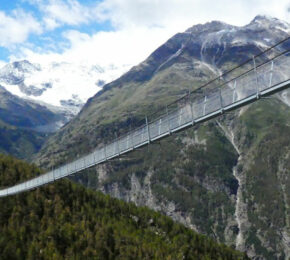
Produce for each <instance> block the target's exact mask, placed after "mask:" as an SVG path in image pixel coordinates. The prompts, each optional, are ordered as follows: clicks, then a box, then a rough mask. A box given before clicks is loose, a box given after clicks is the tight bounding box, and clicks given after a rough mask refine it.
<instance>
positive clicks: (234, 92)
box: [232, 80, 237, 103]
mask: <svg viewBox="0 0 290 260" xmlns="http://www.w3.org/2000/svg"><path fill="white" fill-rule="evenodd" d="M236 87H237V80H235V82H234V91H233V101H232V102H233V103H235V96H236Z"/></svg>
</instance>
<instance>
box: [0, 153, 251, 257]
mask: <svg viewBox="0 0 290 260" xmlns="http://www.w3.org/2000/svg"><path fill="white" fill-rule="evenodd" d="M39 173H40V170H39V169H37V168H36V167H35V166H32V165H28V164H26V163H24V162H21V161H19V160H16V159H13V158H12V157H7V156H3V155H0V186H1V187H4V186H8V185H12V184H14V183H16V182H19V181H21V180H23V179H26V178H29V177H31V176H35V175H37V174H39ZM0 208H1V211H0V255H1V257H0V258H1V259H3V260H4V259H9V260H11V259H247V257H246V256H245V255H243V254H242V253H239V252H237V251H234V250H233V249H231V248H229V247H226V246H224V245H219V244H217V243H216V242H214V241H213V240H211V239H208V238H206V237H205V236H202V235H199V234H197V233H195V232H194V231H192V230H190V229H188V228H186V227H184V226H183V225H181V224H177V223H175V222H173V221H172V220H171V219H170V218H168V217H165V216H163V215H161V214H159V213H156V212H154V211H152V210H150V209H148V208H145V207H140V208H138V207H136V206H135V205H133V204H131V203H125V202H123V201H120V200H117V199H113V198H110V197H109V196H105V195H103V194H101V193H99V192H93V191H91V190H87V189H85V188H84V187H82V186H80V185H76V184H73V183H71V182H70V181H68V180H61V181H58V182H56V183H53V184H50V185H48V186H46V187H43V188H40V189H37V190H34V191H30V192H27V193H23V194H19V195H16V196H13V197H8V198H1V199H0Z"/></svg>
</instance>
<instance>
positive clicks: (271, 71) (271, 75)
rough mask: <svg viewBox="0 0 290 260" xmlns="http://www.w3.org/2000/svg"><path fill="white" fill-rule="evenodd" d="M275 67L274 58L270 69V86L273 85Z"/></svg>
mask: <svg viewBox="0 0 290 260" xmlns="http://www.w3.org/2000/svg"><path fill="white" fill-rule="evenodd" d="M273 68H274V61H273V60H272V62H271V70H270V80H269V88H270V87H271V86H272V77H273Z"/></svg>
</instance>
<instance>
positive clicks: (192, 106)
mask: <svg viewBox="0 0 290 260" xmlns="http://www.w3.org/2000/svg"><path fill="white" fill-rule="evenodd" d="M289 57H290V52H289V51H287V52H283V53H282V54H279V55H277V56H276V57H275V58H273V59H271V60H268V61H267V62H265V63H263V64H261V65H259V66H257V67H256V66H255V65H254V67H253V68H251V69H249V70H248V71H247V72H246V73H242V74H241V75H239V76H238V77H235V78H233V79H230V80H227V78H228V75H227V76H226V77H221V78H220V79H219V81H218V82H220V80H221V79H222V80H223V83H222V84H220V85H217V86H216V87H213V88H206V89H205V90H204V91H203V95H200V92H197V91H196V92H192V93H191V94H190V95H188V96H187V97H186V98H184V99H183V101H182V102H179V103H177V105H176V107H175V108H174V109H173V110H171V111H170V112H169V111H168V109H166V111H164V114H163V115H162V116H160V117H159V118H158V119H155V120H153V121H151V122H148V121H147V120H146V121H147V122H146V124H144V125H142V126H141V127H139V128H138V129H135V130H133V131H131V132H128V133H127V134H125V135H123V136H121V137H118V138H117V139H115V140H114V141H113V142H111V143H109V144H107V145H105V146H103V147H101V148H97V149H95V150H94V151H93V152H91V153H89V154H88V155H86V156H84V157H82V158H79V159H77V160H75V161H73V162H70V163H67V164H65V165H62V166H61V167H58V168H56V169H54V170H52V171H49V172H47V173H45V174H43V175H40V176H38V177H36V178H33V179H31V180H28V181H25V182H23V183H20V184H17V185H15V186H12V187H9V188H6V189H2V190H0V197H5V196H8V195H13V194H17V193H20V192H23V191H28V190H31V189H34V188H36V187H39V186H42V185H45V184H48V183H51V182H53V181H56V180H58V179H61V178H64V177H66V176H68V175H71V174H74V173H77V172H80V171H82V170H84V169H88V168H90V167H93V166H95V165H98V164H101V163H103V162H106V161H108V160H110V159H113V158H117V157H119V156H120V155H123V154H126V153H129V152H131V151H133V150H134V149H136V148H140V147H142V146H145V145H148V144H150V143H152V142H155V141H157V140H160V139H161V138H165V137H167V136H169V135H170V134H171V133H174V132H178V131H182V130H184V129H186V128H188V127H191V126H193V125H195V124H199V123H202V122H205V121H208V120H210V119H212V118H214V117H217V116H219V115H221V114H223V113H224V112H226V111H230V110H235V109H237V108H239V107H242V106H245V105H247V104H249V103H251V102H255V101H257V100H259V99H260V98H263V97H265V96H268V95H272V94H274V93H276V92H279V91H282V90H284V89H286V88H289V86H290V69H289V67H290V58H289ZM254 61H255V60H254ZM254 64H255V62H254ZM180 103H182V104H180Z"/></svg>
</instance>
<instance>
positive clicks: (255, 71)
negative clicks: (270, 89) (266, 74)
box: [253, 56, 260, 99]
mask: <svg viewBox="0 0 290 260" xmlns="http://www.w3.org/2000/svg"><path fill="white" fill-rule="evenodd" d="M253 63H254V73H255V76H256V85H257V87H256V91H257V94H256V95H257V99H259V98H260V91H259V83H258V73H257V66H256V60H255V56H253Z"/></svg>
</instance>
